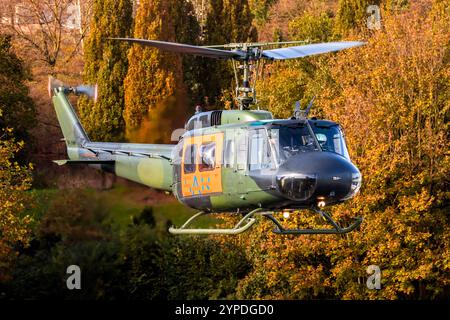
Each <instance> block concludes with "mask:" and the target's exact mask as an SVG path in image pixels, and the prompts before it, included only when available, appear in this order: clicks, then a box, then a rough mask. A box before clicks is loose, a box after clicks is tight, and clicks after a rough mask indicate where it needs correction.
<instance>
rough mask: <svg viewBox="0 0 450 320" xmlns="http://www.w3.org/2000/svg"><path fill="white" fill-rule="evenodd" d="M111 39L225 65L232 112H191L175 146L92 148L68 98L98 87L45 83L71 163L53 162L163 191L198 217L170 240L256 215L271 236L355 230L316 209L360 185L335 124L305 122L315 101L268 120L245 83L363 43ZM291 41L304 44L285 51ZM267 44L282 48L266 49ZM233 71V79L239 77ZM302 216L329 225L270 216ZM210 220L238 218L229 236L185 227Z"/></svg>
mask: <svg viewBox="0 0 450 320" xmlns="http://www.w3.org/2000/svg"><path fill="white" fill-rule="evenodd" d="M109 40H110V41H123V42H128V43H130V44H133V45H136V44H137V45H143V46H150V47H153V48H158V49H160V50H165V51H170V52H176V53H183V54H193V55H196V56H202V57H209V58H216V59H228V60H231V61H232V63H233V68H234V72H235V80H236V96H237V101H238V108H236V109H231V110H212V111H201V110H200V109H199V108H197V110H196V112H195V114H194V115H192V117H190V119H188V121H187V122H186V125H185V132H184V134H182V135H181V136H180V138H179V141H178V143H177V144H137V143H116V142H94V141H91V140H90V139H89V138H88V135H87V134H86V132H85V131H84V129H83V127H82V125H81V123H80V121H79V119H78V117H77V115H76V113H75V111H74V109H73V107H72V105H71V104H70V102H69V99H68V95H69V94H75V95H87V96H89V97H91V98H93V99H94V101H95V100H96V97H97V87H96V86H88V85H81V86H78V87H69V86H65V85H64V84H63V83H62V82H61V81H59V80H57V79H54V78H52V77H49V86H48V89H49V95H50V96H51V97H52V101H53V105H54V108H55V111H56V115H57V118H58V121H59V123H60V126H61V130H62V133H63V136H64V141H65V143H66V147H67V154H68V158H69V159H67V160H55V161H54V162H55V163H57V164H58V165H79V164H83V165H88V166H90V167H94V168H97V169H100V170H103V171H106V172H110V173H113V174H115V175H117V176H120V177H123V178H126V179H128V180H132V181H134V182H137V183H140V184H143V185H146V186H148V187H151V188H155V189H159V190H164V191H168V192H171V193H172V194H173V195H174V196H175V197H176V198H177V199H178V200H179V201H180V202H181V203H182V204H184V205H186V206H189V207H191V208H195V209H197V210H199V212H198V213H196V214H194V215H193V216H192V217H190V218H189V219H188V220H187V221H186V222H185V223H184V224H183V225H182V226H180V227H175V226H172V227H170V228H169V230H168V231H169V232H170V233H172V234H228V235H232V234H240V233H243V232H245V231H247V230H249V229H250V228H251V227H252V226H253V225H254V224H255V223H256V221H257V220H258V217H264V218H267V219H268V220H269V221H271V222H272V223H273V224H274V225H275V228H274V229H273V232H275V233H277V234H294V235H301V234H345V233H348V232H350V231H353V230H355V229H356V228H358V227H359V226H360V224H361V223H362V221H363V219H362V218H361V217H356V218H354V221H353V222H352V223H351V224H350V225H349V226H347V227H342V226H340V225H339V224H338V223H337V222H336V221H335V220H334V219H333V218H332V217H331V215H329V214H327V213H326V212H324V211H323V210H322V209H323V208H324V207H325V206H332V205H335V204H338V203H342V202H344V201H346V200H348V199H350V198H353V197H354V196H355V195H356V194H357V193H358V191H359V189H360V187H361V173H360V171H359V170H358V168H357V167H356V166H355V165H354V164H353V163H352V162H351V159H350V156H349V153H348V150H347V146H346V142H345V137H344V133H343V130H342V128H341V127H340V125H339V124H338V123H336V122H333V121H329V120H321V119H317V118H308V113H309V111H310V109H311V107H312V104H313V101H314V98H313V100H311V102H310V103H309V105H308V106H307V108H305V109H301V108H300V103H299V102H297V103H296V107H295V111H294V113H293V116H292V117H290V118H289V119H274V118H273V116H272V114H271V113H270V112H269V111H266V110H262V109H260V108H259V104H258V101H257V99H256V90H255V86H254V82H255V81H252V82H253V83H250V82H251V80H253V79H252V77H251V72H252V68H254V67H255V66H256V67H258V65H260V63H261V62H263V61H273V60H286V59H295V58H302V57H307V56H312V55H317V54H324V53H328V52H334V51H339V50H343V49H349V48H352V47H358V46H361V45H364V42H360V41H341V42H328V43H315V44H305V43H304V42H299V41H291V42H275V43H274V42H267V43H231V44H226V45H217V46H195V45H188V44H180V43H173V42H165V41H158V40H146V39H135V38H111V39H109ZM299 43H302V44H301V45H295V46H293V45H294V44H299ZM274 45H275V46H284V47H281V48H280V47H278V48H275V49H268V50H266V49H264V47H266V46H272V47H273V46H274ZM286 45H290V46H286ZM239 71H242V76H241V77H238V75H237V73H238V72H239ZM239 78H241V79H242V83H241V84H239ZM251 84H252V85H251ZM300 210H309V211H312V212H314V213H316V214H318V215H320V216H321V217H322V218H323V219H324V220H325V221H326V222H327V223H328V224H329V225H330V226H331V227H329V228H323V229H314V228H313V229H291V228H285V227H284V226H283V225H282V223H281V222H280V221H279V220H278V219H277V218H276V217H275V215H274V214H275V212H280V211H283V212H284V213H285V214H287V215H289V213H290V212H294V211H300ZM214 213H234V214H239V215H241V216H242V219H241V220H240V221H239V222H238V223H237V224H236V225H234V226H233V227H232V228H193V227H191V225H192V223H193V222H194V221H196V220H197V219H198V218H199V217H200V216H203V215H209V214H214Z"/></svg>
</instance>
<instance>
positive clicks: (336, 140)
mask: <svg viewBox="0 0 450 320" xmlns="http://www.w3.org/2000/svg"><path fill="white" fill-rule="evenodd" d="M311 127H312V129H313V131H314V134H315V135H316V138H317V141H318V142H319V144H320V147H321V149H322V151H329V152H335V153H337V154H340V155H341V156H343V157H345V158H347V159H349V160H350V156H349V154H348V150H347V146H346V144H345V139H344V134H343V132H342V130H341V129H340V127H339V126H338V125H333V126H318V125H312V126H311Z"/></svg>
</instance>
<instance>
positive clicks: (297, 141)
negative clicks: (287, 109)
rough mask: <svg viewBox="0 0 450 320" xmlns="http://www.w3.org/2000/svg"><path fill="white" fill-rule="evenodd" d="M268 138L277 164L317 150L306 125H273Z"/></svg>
mask: <svg viewBox="0 0 450 320" xmlns="http://www.w3.org/2000/svg"><path fill="white" fill-rule="evenodd" d="M269 136H270V141H271V145H272V146H273V148H274V149H275V153H276V154H277V156H278V163H281V162H284V161H285V160H287V159H288V158H290V157H292V156H294V155H296V154H298V153H301V152H308V151H318V150H319V148H318V146H317V144H316V142H315V140H314V138H313V136H312V134H311V131H310V129H309V128H308V126H307V124H306V123H294V124H274V125H272V126H271V128H270V129H269Z"/></svg>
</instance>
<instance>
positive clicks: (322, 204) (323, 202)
mask: <svg viewBox="0 0 450 320" xmlns="http://www.w3.org/2000/svg"><path fill="white" fill-rule="evenodd" d="M317 206H318V207H319V208H323V207H325V201H323V200H322V201H319V202H317Z"/></svg>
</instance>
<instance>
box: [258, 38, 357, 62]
mask: <svg viewBox="0 0 450 320" xmlns="http://www.w3.org/2000/svg"><path fill="white" fill-rule="evenodd" d="M364 44H365V42H360V41H341V42H325V43H314V44H307V45H304V46H295V47H287V48H279V49H272V50H264V51H263V52H262V56H263V57H265V58H267V59H271V60H286V59H294V58H302V57H307V56H312V55H316V54H321V53H327V52H333V51H339V50H344V49H348V48H352V47H358V46H362V45H364Z"/></svg>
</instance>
